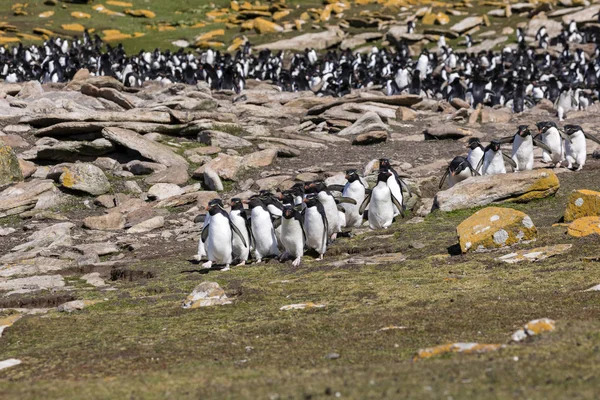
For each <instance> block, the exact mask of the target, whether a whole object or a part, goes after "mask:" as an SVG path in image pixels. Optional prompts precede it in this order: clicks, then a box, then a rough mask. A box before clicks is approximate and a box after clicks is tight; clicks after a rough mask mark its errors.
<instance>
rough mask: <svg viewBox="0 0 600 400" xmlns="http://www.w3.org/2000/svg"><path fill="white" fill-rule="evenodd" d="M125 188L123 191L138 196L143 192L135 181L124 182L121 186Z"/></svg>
mask: <svg viewBox="0 0 600 400" xmlns="http://www.w3.org/2000/svg"><path fill="white" fill-rule="evenodd" d="M123 185H124V186H125V190H126V191H128V192H129V193H133V194H140V193H143V190H142V189H141V188H140V185H138V183H137V182H136V181H125V183H124V184H123Z"/></svg>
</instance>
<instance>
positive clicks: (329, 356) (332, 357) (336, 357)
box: [325, 353, 340, 360]
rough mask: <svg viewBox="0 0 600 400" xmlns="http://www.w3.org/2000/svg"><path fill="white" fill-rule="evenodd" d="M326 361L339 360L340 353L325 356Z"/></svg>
mask: <svg viewBox="0 0 600 400" xmlns="http://www.w3.org/2000/svg"><path fill="white" fill-rule="evenodd" d="M325 358H326V359H328V360H337V359H338V358H340V355H339V353H329V354H327V355H326V356H325Z"/></svg>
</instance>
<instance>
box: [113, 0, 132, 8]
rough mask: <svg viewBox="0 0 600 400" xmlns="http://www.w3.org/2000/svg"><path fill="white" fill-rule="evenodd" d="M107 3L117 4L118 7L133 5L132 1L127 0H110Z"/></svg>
mask: <svg viewBox="0 0 600 400" xmlns="http://www.w3.org/2000/svg"><path fill="white" fill-rule="evenodd" d="M106 4H110V5H111V6H117V7H133V4H132V3H128V2H125V1H116V0H108V1H107V2H106Z"/></svg>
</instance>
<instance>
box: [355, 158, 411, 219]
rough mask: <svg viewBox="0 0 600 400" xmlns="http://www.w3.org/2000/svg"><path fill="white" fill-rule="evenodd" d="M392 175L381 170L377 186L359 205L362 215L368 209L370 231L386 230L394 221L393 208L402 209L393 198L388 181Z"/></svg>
mask: <svg viewBox="0 0 600 400" xmlns="http://www.w3.org/2000/svg"><path fill="white" fill-rule="evenodd" d="M392 176H393V174H392V173H391V172H390V171H389V170H387V169H383V170H381V171H380V172H379V175H377V185H376V186H375V187H374V188H373V189H372V190H371V193H369V194H368V195H367V197H366V198H365V200H364V201H363V202H362V204H361V205H360V209H359V213H361V214H362V213H364V211H365V209H366V208H367V206H368V207H369V214H368V221H369V227H370V228H371V229H382V228H383V229H387V228H389V227H390V225H392V222H393V221H394V206H396V208H398V209H402V204H400V202H399V201H398V199H397V198H396V197H394V195H393V193H392V191H391V189H390V187H389V186H388V180H389V178H390V177H392Z"/></svg>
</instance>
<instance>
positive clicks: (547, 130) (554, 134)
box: [536, 121, 565, 168]
mask: <svg viewBox="0 0 600 400" xmlns="http://www.w3.org/2000/svg"><path fill="white" fill-rule="evenodd" d="M536 126H537V128H538V132H539V133H540V135H541V137H542V142H544V144H546V146H548V147H549V148H550V150H552V152H551V153H550V152H547V151H546V150H544V151H543V153H542V161H543V162H545V163H553V164H554V167H556V168H558V167H560V165H561V163H562V161H563V160H564V157H565V148H564V142H563V139H562V137H561V135H560V132H559V131H558V127H557V126H556V124H555V123H554V122H552V121H542V122H538V123H537V124H536Z"/></svg>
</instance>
